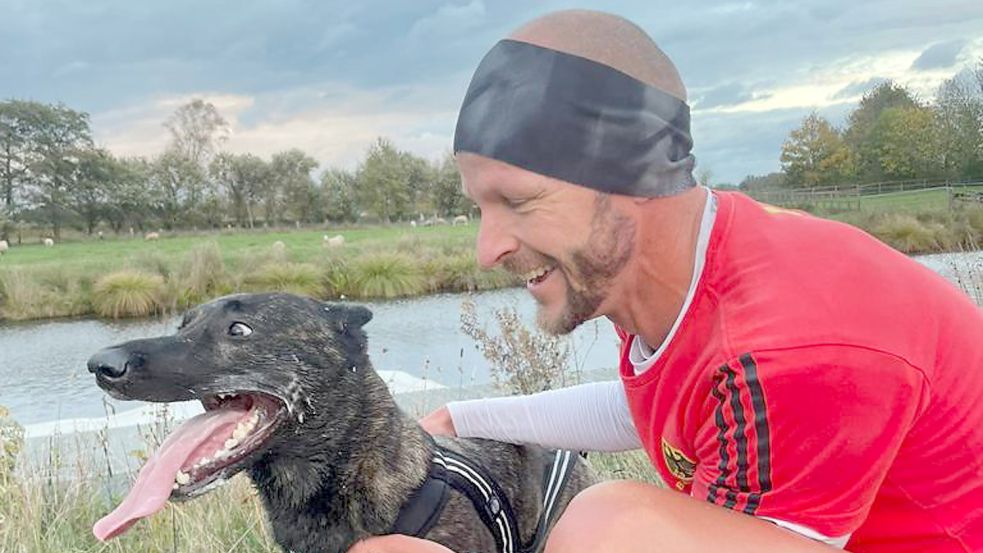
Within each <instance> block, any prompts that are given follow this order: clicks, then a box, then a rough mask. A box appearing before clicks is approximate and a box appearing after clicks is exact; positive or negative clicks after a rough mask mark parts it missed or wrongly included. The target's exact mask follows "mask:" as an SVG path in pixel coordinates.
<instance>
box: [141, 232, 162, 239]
mask: <svg viewBox="0 0 983 553" xmlns="http://www.w3.org/2000/svg"><path fill="white" fill-rule="evenodd" d="M159 238H160V233H159V232H148V233H147V234H144V235H143V239H144V240H157V239H159Z"/></svg>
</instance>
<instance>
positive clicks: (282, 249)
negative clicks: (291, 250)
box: [272, 240, 287, 258]
mask: <svg viewBox="0 0 983 553" xmlns="http://www.w3.org/2000/svg"><path fill="white" fill-rule="evenodd" d="M272 248H273V255H274V256H275V257H277V258H283V257H284V256H285V255H286V253H287V245H286V244H284V243H283V241H282V240H277V241H276V242H274V243H273V246H272Z"/></svg>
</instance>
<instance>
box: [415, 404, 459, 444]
mask: <svg viewBox="0 0 983 553" xmlns="http://www.w3.org/2000/svg"><path fill="white" fill-rule="evenodd" d="M419 422H420V426H422V427H423V429H424V430H426V431H427V432H429V433H430V434H432V435H434V436H450V437H452V438H453V437H457V430H456V429H455V428H454V421H453V419H451V412H450V411H448V410H447V406H446V405H445V406H443V407H441V408H439V409H437V410H436V411H434V412H432V413H430V414H429V415H427V416H425V417H423V418H422V419H420V421H419Z"/></svg>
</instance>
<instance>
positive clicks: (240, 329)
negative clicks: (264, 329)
mask: <svg viewBox="0 0 983 553" xmlns="http://www.w3.org/2000/svg"><path fill="white" fill-rule="evenodd" d="M252 333H253V329H251V328H249V325H247V324H245V323H232V326H230V327H229V336H249V335H250V334H252Z"/></svg>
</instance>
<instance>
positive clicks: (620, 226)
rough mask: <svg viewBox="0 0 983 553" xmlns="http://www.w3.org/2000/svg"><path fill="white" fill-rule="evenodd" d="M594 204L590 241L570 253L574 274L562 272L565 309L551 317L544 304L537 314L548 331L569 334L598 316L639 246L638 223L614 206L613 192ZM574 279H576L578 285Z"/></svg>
mask: <svg viewBox="0 0 983 553" xmlns="http://www.w3.org/2000/svg"><path fill="white" fill-rule="evenodd" d="M594 205H595V211H594V216H593V217H592V218H591V223H590V226H591V232H590V235H589V236H588V238H587V243H586V244H584V246H582V247H581V248H579V249H577V250H576V251H574V252H573V254H571V256H570V261H569V263H568V265H569V268H570V269H571V272H572V273H573V275H571V274H570V272H567V271H562V276H563V278H564V279H566V281H567V298H566V305H564V307H563V311H562V312H561V313H560V314H559V316H558V317H556V318H554V319H550V318H548V317H547V315H546V311H545V309H544V308H543V307H542V306H540V308H539V312H538V313H537V317H536V320H537V324H538V326H539V327H540V328H541V329H542V330H543V331H544V332H546V333H548V334H553V335H562V334H569V333H570V332H573V330H574V329H576V328H577V327H578V326H580V325H582V324H583V323H585V322H586V321H588V320H590V319H592V318H593V317H595V316H596V315H597V311H598V308H599V307H600V306H601V304H602V303H603V302H604V300H605V299H606V298H607V294H608V292H609V290H610V288H611V281H612V280H614V278H615V277H616V276H618V275H619V274H620V273H621V271H622V270H624V268H625V266H626V265H627V264H628V261H629V260H630V259H631V255H632V252H633V251H634V249H635V222H634V221H632V220H631V218H630V217H628V216H627V215H625V214H623V213H621V212H620V211H618V210H616V209H615V208H614V207H613V206H612V205H611V197H610V195H608V194H604V193H601V192H598V193H597V196H596V197H595V203H594ZM557 269H559V267H557ZM571 279H576V282H577V286H576V287H574V283H573V282H571Z"/></svg>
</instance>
